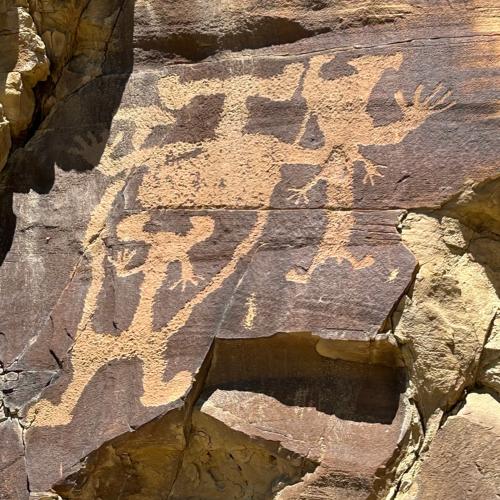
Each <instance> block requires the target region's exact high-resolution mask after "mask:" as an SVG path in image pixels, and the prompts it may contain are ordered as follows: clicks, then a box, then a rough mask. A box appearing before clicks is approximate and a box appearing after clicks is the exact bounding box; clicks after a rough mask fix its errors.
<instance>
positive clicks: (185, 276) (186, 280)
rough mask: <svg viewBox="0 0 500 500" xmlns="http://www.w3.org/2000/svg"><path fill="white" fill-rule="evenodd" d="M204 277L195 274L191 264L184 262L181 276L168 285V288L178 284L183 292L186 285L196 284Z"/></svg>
mask: <svg viewBox="0 0 500 500" xmlns="http://www.w3.org/2000/svg"><path fill="white" fill-rule="evenodd" d="M203 280H204V278H201V277H199V276H196V275H195V274H194V272H193V269H192V267H191V265H188V264H184V265H183V266H182V270H181V277H180V279H178V280H177V281H176V282H175V283H173V284H172V285H171V286H170V288H169V289H170V290H174V289H175V288H177V287H178V286H179V285H180V286H181V291H182V292H184V291H185V290H186V288H187V286H188V285H190V284H191V285H193V286H198V285H199V284H200V282H201V281H203Z"/></svg>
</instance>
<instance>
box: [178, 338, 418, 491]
mask: <svg viewBox="0 0 500 500" xmlns="http://www.w3.org/2000/svg"><path fill="white" fill-rule="evenodd" d="M318 341H319V339H318V337H315V336H313V335H310V334H280V335H276V336H274V337H271V338H262V339H254V340H224V341H220V340H219V341H217V342H216V345H215V350H214V358H213V362H212V366H211V369H210V372H209V374H208V378H207V382H206V386H207V390H206V392H205V393H203V394H202V395H201V397H200V400H199V402H198V404H197V405H196V407H195V410H194V415H193V428H194V431H193V432H194V434H193V433H192V434H191V440H192V441H191V443H192V444H188V453H187V455H185V457H184V461H183V465H182V469H181V474H180V476H179V478H178V480H177V483H176V490H177V491H179V492H181V491H184V494H185V496H184V497H183V496H182V495H181V496H180V497H179V498H191V497H192V498H195V497H196V493H197V494H198V495H201V494H202V492H204V491H210V488H212V490H211V491H213V493H210V494H208V496H207V498H221V497H220V496H217V495H222V496H223V497H230V496H231V493H230V492H231V491H232V488H233V487H234V484H235V483H236V484H238V485H239V486H240V487H241V488H243V489H244V484H245V483H246V482H248V483H249V484H252V486H253V487H256V485H257V484H258V485H259V486H260V487H261V488H262V489H263V490H266V488H267V490H266V491H264V492H261V493H260V495H261V496H257V497H256V498H271V497H272V494H276V493H277V492H278V491H279V490H283V492H282V493H281V494H280V495H284V496H283V497H281V496H278V497H277V498H302V497H301V496H300V495H299V493H298V492H299V491H301V492H304V491H311V490H312V489H314V487H315V486H314V485H315V483H316V486H317V484H318V483H319V482H321V483H322V485H323V494H326V492H328V491H330V492H333V491H334V490H336V489H337V488H338V487H339V484H341V483H342V484H343V492H344V494H346V492H347V491H350V490H362V494H363V495H364V496H360V498H368V497H370V495H373V494H374V493H375V492H376V491H377V489H378V488H379V487H380V484H379V483H380V481H379V482H377V479H380V478H378V477H377V476H378V472H379V470H383V469H384V467H385V466H387V465H388V464H389V463H390V462H391V460H392V458H393V455H394V451H395V449H397V447H398V445H399V444H400V441H401V439H402V437H403V436H404V435H405V433H406V432H407V430H408V429H407V425H408V423H407V422H408V420H407V418H405V417H407V415H406V414H407V412H409V407H408V406H407V403H406V402H405V400H404V397H403V396H402V392H403V391H404V385H405V384H404V378H403V372H402V370H401V369H400V368H398V367H396V366H392V367H388V366H383V365H376V364H364V363H353V362H348V361H342V360H332V359H329V358H325V357H322V356H321V355H320V354H318V352H317V346H318ZM213 428H215V429H217V432H216V433H214V432H213V431H210V429H213ZM234 433H236V434H237V435H238V436H240V437H239V438H238V440H237V441H238V444H237V443H236V442H233V439H232V438H230V437H229V436H232V435H234ZM199 434H204V435H205V440H206V443H205V447H204V449H203V453H201V452H200V450H201V448H200V447H199V446H197V445H196V443H199V440H200V437H199ZM214 435H217V436H219V437H218V438H216V440H215V441H216V443H217V444H214V443H213V442H212V440H211V437H212V436H214ZM221 436H227V437H228V439H229V442H231V444H229V443H225V446H223V445H222V443H223V441H221ZM243 436H244V437H245V439H243V438H242V437H243ZM192 446H194V447H195V448H196V450H197V451H198V452H200V453H196V452H195V451H194V450H191V451H189V450H190V448H191V447H192ZM213 448H216V449H217V450H218V452H219V453H220V454H222V455H223V456H225V460H222V458H221V457H219V459H218V463H214V462H213V461H212V460H211V459H210V457H211V455H212V451H213ZM233 448H234V451H233ZM241 448H243V449H244V450H245V452H246V454H245V453H243V454H242V453H240V452H241V451H243V450H241ZM255 448H258V449H260V450H261V451H260V452H259V453H260V454H262V453H264V452H267V453H268V454H270V455H272V456H275V460H278V457H280V456H281V457H283V456H284V457H287V460H288V463H289V464H290V465H289V466H290V467H291V466H293V467H295V468H297V467H299V468H302V469H303V472H302V474H301V475H300V476H299V479H300V478H302V476H303V475H304V473H305V472H306V471H308V472H312V469H316V467H318V466H319V468H318V470H316V471H315V472H314V474H312V476H311V477H307V479H305V480H304V483H303V484H301V485H297V486H294V487H290V488H289V489H287V487H288V486H289V485H292V484H293V483H298V482H300V481H299V480H298V479H297V478H296V477H295V478H294V477H293V475H289V474H288V475H286V474H284V473H283V471H281V470H280V469H279V468H275V469H272V470H271V469H269V468H268V467H267V466H266V464H265V463H262V462H261V463H254V464H252V466H251V469H252V470H255V469H257V470H259V469H260V470H262V474H266V478H267V479H266V480H263V478H261V479H262V480H261V481H259V480H256V479H255V478H251V477H249V475H250V476H252V475H253V474H255V473H252V472H251V471H250V470H249V465H248V460H250V458H251V457H252V456H253V453H252V452H251V450H252V449H255ZM246 455H248V456H247V460H244V456H246ZM207 457H208V458H207ZM204 462H207V463H204ZM271 462H272V461H271ZM224 463H226V464H227V463H232V464H234V467H233V468H234V469H235V471H236V470H237V469H238V470H240V473H239V474H236V472H234V473H232V474H231V477H229V476H228V473H227V472H226V469H224ZM313 465H314V467H312V466H313ZM311 467H312V468H311ZM207 468H208V469H209V470H212V468H213V474H214V475H215V476H216V477H217V478H218V481H217V482H216V484H214V482H213V481H210V480H209V478H208V476H207V477H202V476H203V475H202V473H200V472H199V471H202V470H206V469H207ZM193 471H198V475H197V476H196V481H194V480H193V481H194V482H193V481H190V480H189V479H188V478H189V477H190V476H189V475H190V474H192V473H193ZM202 485H203V486H202ZM273 487H274V491H272V488H273ZM186 488H188V489H186ZM189 488H190V489H189ZM188 491H189V492H190V493H189V494H188V493H187V492H188ZM292 492H294V493H293V494H294V495H296V496H290V495H292ZM264 493H266V494H264ZM358 493H359V494H360V495H361V492H360V491H358ZM266 495H267V496H266ZM305 498H306V497H305Z"/></svg>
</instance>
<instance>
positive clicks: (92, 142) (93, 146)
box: [69, 132, 104, 166]
mask: <svg viewBox="0 0 500 500" xmlns="http://www.w3.org/2000/svg"><path fill="white" fill-rule="evenodd" d="M75 142H76V144H77V146H78V147H74V148H70V149H69V152H70V153H73V154H75V155H77V156H79V157H80V158H82V159H84V160H85V161H86V162H87V163H89V164H90V165H92V166H96V165H97V163H99V159H100V157H101V153H102V150H103V149H104V140H103V139H102V138H101V137H99V135H96V134H94V133H92V132H87V133H85V135H81V136H78V137H77V138H76V139H75Z"/></svg>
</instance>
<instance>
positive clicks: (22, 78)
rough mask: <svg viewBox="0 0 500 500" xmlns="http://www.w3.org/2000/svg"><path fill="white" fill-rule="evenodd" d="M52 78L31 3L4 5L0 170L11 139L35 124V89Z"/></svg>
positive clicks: (0, 18)
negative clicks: (30, 10)
mask: <svg viewBox="0 0 500 500" xmlns="http://www.w3.org/2000/svg"><path fill="white" fill-rule="evenodd" d="M48 74H49V61H48V59H47V56H46V53H45V46H44V44H43V42H42V40H41V39H40V37H39V35H38V33H37V31H36V28H35V25H34V23H33V19H32V17H31V15H30V13H29V10H28V4H27V2H25V1H22V0H5V1H4V2H2V3H0V170H1V169H2V167H3V166H4V164H5V161H6V158H7V154H8V152H9V149H10V142H11V141H10V137H9V136H12V138H14V139H17V138H19V137H20V136H21V134H22V133H23V132H25V131H26V129H27V128H28V127H29V126H30V124H31V120H32V117H33V113H34V111H35V97H34V95H33V87H34V86H35V85H36V84H37V83H38V82H39V81H41V80H44V79H45V78H47V76H48ZM2 108H3V109H2ZM7 124H8V126H9V128H7ZM9 129H10V133H8V130H9Z"/></svg>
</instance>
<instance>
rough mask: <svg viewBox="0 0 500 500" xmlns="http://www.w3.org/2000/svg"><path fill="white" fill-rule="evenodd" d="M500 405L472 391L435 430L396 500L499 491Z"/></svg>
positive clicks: (468, 499)
mask: <svg viewBox="0 0 500 500" xmlns="http://www.w3.org/2000/svg"><path fill="white" fill-rule="evenodd" d="M499 448H500V403H498V401H497V400H496V399H495V398H493V397H492V396H490V395H489V394H477V393H471V394H469V395H468V396H467V400H466V402H465V406H464V407H463V408H462V409H461V410H460V411H459V412H458V414H457V415H456V416H451V417H449V418H448V420H447V421H446V423H445V424H444V425H443V427H442V428H441V429H440V430H439V431H438V432H437V434H436V437H435V438H434V440H433V441H432V444H431V446H430V449H429V451H428V452H427V454H426V456H425V457H424V459H423V461H422V464H421V466H420V470H419V471H418V473H417V475H416V478H415V480H414V482H413V483H412V485H411V487H410V489H409V490H408V491H403V492H401V493H400V494H399V495H397V497H396V498H397V499H398V500H400V499H401V500H409V499H411V500H413V499H415V500H420V499H422V500H426V499H428V498H432V499H436V500H445V499H449V498H460V499H464V500H476V499H478V498H488V499H489V498H491V499H493V498H495V497H498V495H499V494H500V455H499V454H498V450H499Z"/></svg>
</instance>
